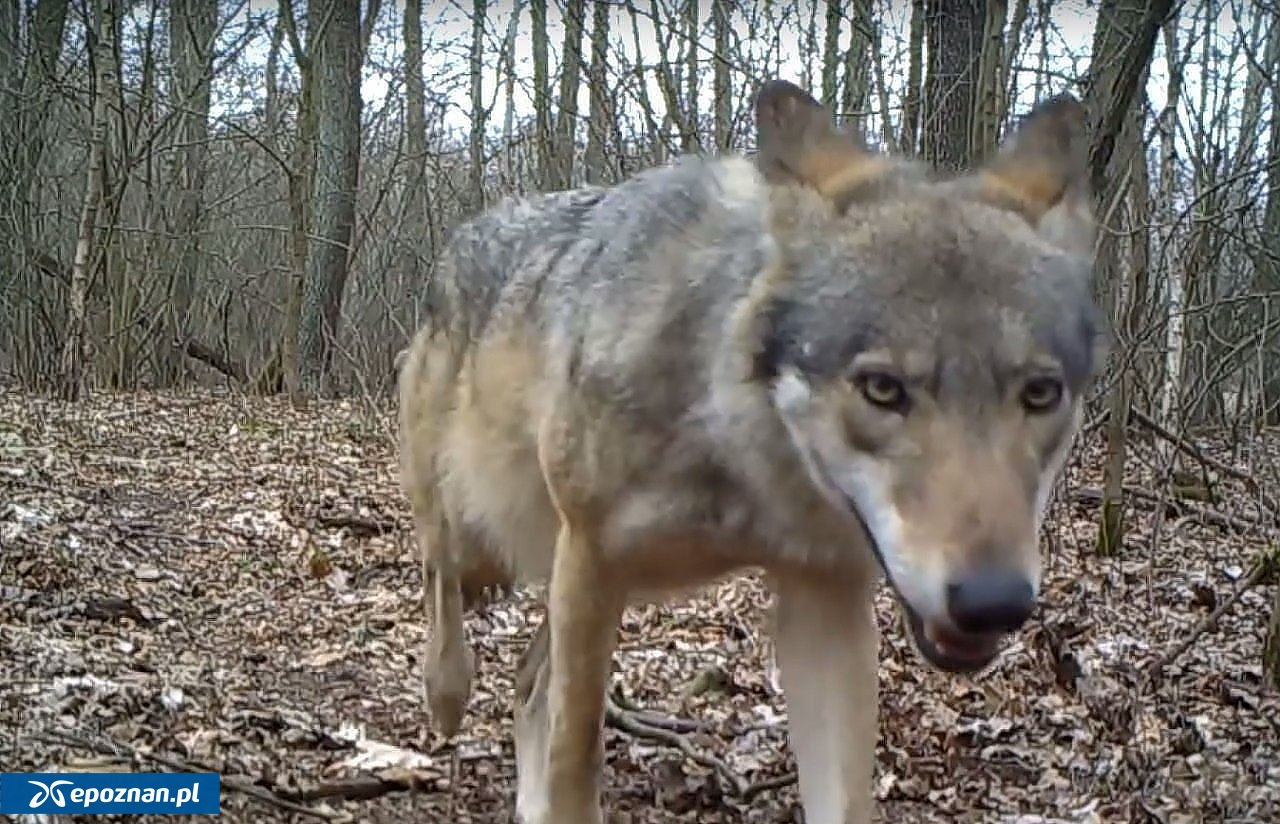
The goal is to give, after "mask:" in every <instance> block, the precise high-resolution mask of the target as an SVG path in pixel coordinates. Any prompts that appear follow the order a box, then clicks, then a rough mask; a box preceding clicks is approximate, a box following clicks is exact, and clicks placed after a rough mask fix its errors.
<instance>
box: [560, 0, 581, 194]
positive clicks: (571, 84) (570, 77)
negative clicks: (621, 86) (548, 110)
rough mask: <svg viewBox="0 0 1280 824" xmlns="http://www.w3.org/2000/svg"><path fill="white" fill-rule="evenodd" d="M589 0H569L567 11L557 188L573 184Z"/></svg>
mask: <svg viewBox="0 0 1280 824" xmlns="http://www.w3.org/2000/svg"><path fill="white" fill-rule="evenodd" d="M586 13H587V9H586V0H568V2H567V3H566V4H565V11H564V50H563V54H564V64H563V65H562V66H561V67H560V106H559V109H560V111H559V113H558V114H557V115H556V127H555V150H554V152H553V156H554V159H555V177H554V179H553V182H552V184H551V185H552V188H554V189H567V188H569V187H570V186H571V185H572V184H573V166H574V163H573V160H574V154H575V153H576V152H575V149H576V146H575V142H576V141H575V140H574V137H575V135H576V134H577V130H578V87H579V85H580V78H581V76H582V26H583V18H584V17H585V16H586Z"/></svg>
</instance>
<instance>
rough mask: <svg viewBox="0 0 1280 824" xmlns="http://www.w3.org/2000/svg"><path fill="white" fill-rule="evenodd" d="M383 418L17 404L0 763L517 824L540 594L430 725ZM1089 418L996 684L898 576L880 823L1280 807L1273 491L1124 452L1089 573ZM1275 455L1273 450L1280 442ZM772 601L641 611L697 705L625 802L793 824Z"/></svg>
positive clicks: (413, 817) (292, 804)
mask: <svg viewBox="0 0 1280 824" xmlns="http://www.w3.org/2000/svg"><path fill="white" fill-rule="evenodd" d="M393 425H394V424H393V418H392V417H391V415H390V414H389V413H387V412H383V413H381V414H374V413H372V412H370V411H368V410H367V407H365V406H364V405H360V404H356V403H339V402H333V403H329V404H326V405H324V406H323V407H322V408H319V409H316V410H313V411H306V412H304V411H297V410H294V409H292V408H290V407H289V406H288V405H287V404H286V403H284V402H283V401H278V400H264V399H261V398H245V397H241V396H237V395H233V394H227V393H221V392H204V391H202V392H187V393H181V394H156V393H146V394H133V395H105V394H104V395H95V396H93V397H91V398H89V399H87V400H86V401H84V402H82V403H80V404H78V405H75V406H69V405H66V404H62V403H59V402H56V401H53V400H49V399H46V398H38V397H33V396H31V395H23V394H17V393H12V392H10V393H7V394H0V650H2V652H0V662H2V663H0V768H2V769H4V770H58V769H73V770H109V769H120V770H128V769H134V770H142V771H154V770H171V769H180V770H211V771H217V772H219V773H221V774H222V777H223V779H222V780H223V788H224V791H223V798H222V820H224V821H228V822H248V823H250V824H269V823H270V822H279V821H297V822H304V821H361V822H423V823H424V824H426V823H427V822H442V823H443V822H508V821H510V820H512V812H511V810H512V799H513V795H514V780H513V770H514V761H513V757H512V746H511V735H510V732H511V730H510V722H509V707H510V697H511V695H510V694H511V680H512V673H513V667H514V661H515V659H516V657H517V656H518V654H519V652H520V650H521V645H522V643H523V642H524V641H525V640H527V638H528V637H529V635H530V633H531V631H532V628H533V626H534V625H536V621H537V610H538V606H537V603H536V601H535V600H534V599H532V598H531V597H529V596H524V595H522V596H517V597H515V598H513V599H511V600H507V601H503V602H499V603H496V604H494V605H491V606H489V607H486V608H484V609H483V610H481V611H480V612H479V613H477V614H475V615H473V616H472V617H471V618H470V629H471V631H472V635H473V638H474V639H475V640H476V643H477V649H478V656H479V661H480V674H479V676H478V678H477V683H476V689H475V692H474V695H473V701H472V706H471V712H470V715H469V717H468V719H467V721H466V723H465V726H464V728H463V730H462V731H461V733H460V734H459V736H458V737H457V738H456V739H455V740H454V741H451V742H450V741H445V740H442V739H441V738H440V737H439V736H438V735H436V734H434V733H432V732H431V730H430V729H429V728H428V726H427V724H426V723H425V714H424V709H423V701H422V697H421V696H422V690H421V686H420V685H421V680H420V671H419V668H420V663H419V662H420V650H421V646H422V641H423V638H424V633H425V625H424V615H423V611H422V608H421V603H420V596H421V582H420V577H419V566H418V562H417V560H416V557H415V553H414V551H413V548H412V538H411V533H410V524H409V518H408V511H407V504H406V502H405V501H404V499H403V496H402V495H401V493H400V490H399V488H398V485H397V481H396V477H397V475H396V467H395V459H394V451H393V448H392V444H393V441H392V436H393V432H394V429H393ZM1097 438H1098V434H1097V432H1096V431H1095V432H1093V433H1091V434H1090V435H1089V436H1088V437H1087V438H1086V439H1085V441H1084V442H1083V444H1082V445H1081V446H1080V447H1079V448H1077V450H1076V451H1075V455H1074V459H1073V462H1072V464H1071V466H1070V467H1069V469H1068V474H1067V478H1066V479H1065V481H1064V484H1063V485H1062V487H1061V488H1060V489H1059V494H1058V495H1057V496H1056V502H1055V504H1054V508H1053V511H1052V512H1051V514H1050V517H1049V519H1048V520H1049V524H1048V525H1047V527H1046V540H1045V544H1044V545H1045V548H1046V549H1045V551H1046V568H1047V575H1048V578H1047V583H1046V593H1045V597H1044V610H1043V613H1042V614H1041V615H1040V616H1038V617H1037V618H1036V619H1035V620H1034V621H1033V622H1032V625H1031V626H1029V627H1028V628H1027V629H1026V630H1025V631H1023V632H1022V633H1020V634H1019V635H1018V637H1017V638H1016V639H1015V640H1014V641H1013V642H1012V643H1010V644H1009V645H1008V647H1007V649H1006V650H1005V651H1004V652H1003V654H1002V655H1001V657H1000V659H999V660H998V661H997V663H996V664H995V665H994V666H993V667H991V668H990V669H989V670H988V671H986V672H985V673H983V674H981V675H979V676H976V677H973V678H962V677H955V676H946V675H942V674H939V673H936V672H933V671H931V670H928V669H926V668H925V667H924V666H923V665H922V664H921V663H920V662H919V661H918V660H917V659H916V658H915V657H914V654H913V653H912V652H911V651H910V649H909V647H908V646H907V643H906V641H905V639H904V637H903V635H902V633H901V630H900V628H899V624H898V614H897V608H896V606H894V605H893V604H892V602H891V601H890V599H889V597H888V595H886V594H882V595H881V598H880V603H879V610H878V613H879V620H880V623H881V627H882V629H883V630H884V637H885V640H884V643H883V645H882V661H883V663H882V666H881V669H880V689H881V695H882V699H883V704H882V711H881V739H880V744H879V749H878V764H877V775H876V784H875V786H876V795H877V798H878V799H879V805H880V817H881V820H883V821H886V822H895V823H896V824H926V822H929V823H932V822H952V821H960V822H1011V823H1012V822H1018V823H1019V824H1031V822H1159V823H1160V824H1191V823H1192V822H1237V823H1243V822H1258V823H1259V824H1261V822H1276V821H1280V697H1278V696H1277V695H1276V694H1275V693H1273V692H1269V691H1268V690H1267V689H1266V688H1265V687H1264V685H1263V682H1262V677H1261V666H1260V660H1261V652H1260V651H1261V648H1262V644H1263V636H1264V629H1265V624H1266V620H1267V616H1268V610H1269V605H1270V601H1271V598H1272V595H1273V593H1274V587H1275V586H1276V585H1277V582H1276V581H1274V580H1263V581H1261V582H1249V581H1248V579H1249V578H1250V570H1251V569H1253V566H1254V564H1255V562H1256V561H1257V559H1259V558H1260V557H1262V556H1263V553H1264V552H1265V551H1266V548H1267V546H1268V543H1267V542H1268V541H1271V542H1272V545H1273V546H1274V543H1275V540H1276V538H1275V531H1274V530H1273V529H1271V528H1269V527H1264V526H1260V525H1259V524H1260V523H1261V522H1262V521H1263V520H1264V518H1265V512H1266V510H1265V508H1263V507H1258V506H1254V505H1252V504H1251V503H1250V502H1251V501H1254V500H1257V499H1258V496H1257V494H1256V490H1254V492H1252V493H1251V492H1250V489H1249V488H1248V486H1249V485H1248V484H1247V483H1245V482H1242V481H1240V480H1238V479H1233V478H1232V477H1230V476H1231V475H1232V474H1235V473H1232V472H1231V471H1230V469H1229V468H1228V469H1226V470H1224V469H1223V466H1222V465H1219V466H1218V468H1217V469H1216V470H1215V471H1214V472H1213V473H1212V474H1213V475H1216V476H1217V478H1216V482H1215V483H1214V484H1213V485H1212V489H1211V493H1212V494H1211V495H1210V496H1209V497H1211V498H1212V500H1209V501H1200V502H1198V503H1196V502H1176V501H1175V502H1171V503H1163V504H1159V502H1158V501H1154V502H1153V501H1152V500H1149V499H1144V498H1143V495H1144V494H1145V493H1144V492H1143V490H1144V489H1145V490H1148V491H1152V492H1154V493H1155V497H1157V498H1159V493H1158V490H1153V489H1152V487H1151V486H1150V485H1149V484H1150V479H1149V473H1147V472H1146V470H1142V471H1138V470H1137V469H1135V472H1134V475H1133V477H1132V478H1131V479H1130V483H1131V484H1133V486H1134V487H1135V490H1136V496H1137V497H1135V499H1134V500H1135V504H1134V507H1133V508H1132V509H1131V510H1130V511H1129V516H1128V518H1129V532H1128V537H1127V540H1126V545H1125V547H1124V550H1123V552H1122V554H1121V555H1120V557H1119V559H1117V560H1099V559H1098V558H1096V557H1094V555H1093V553H1092V552H1091V547H1092V544H1093V540H1094V534H1095V531H1096V526H1095V524H1096V522H1097V515H1098V504H1097V501H1098V496H1097V492H1096V490H1097V487H1098V485H1099V483H1100V477H1099V472H1098V471H1097V468H1098V467H1100V466H1101V463H1102V461H1101V451H1100V446H1099V444H1098V443H1097V442H1096V441H1097ZM1148 440H1149V439H1148ZM1200 446H1201V447H1202V448H1203V449H1204V450H1205V451H1206V453H1207V454H1209V455H1211V456H1216V457H1214V458H1211V460H1214V461H1217V462H1219V463H1220V464H1221V463H1224V462H1225V463H1230V461H1231V460H1232V456H1231V454H1230V453H1229V451H1224V450H1223V449H1221V448H1218V447H1215V445H1214V444H1213V443H1211V442H1201V443H1200ZM1254 448H1255V449H1259V450H1265V449H1270V450H1271V457H1272V459H1273V460H1272V465H1273V466H1277V467H1280V460H1274V459H1275V457H1276V456H1277V455H1280V437H1277V438H1276V440H1275V441H1274V442H1270V443H1268V442H1259V443H1258V444H1256V445H1255V446H1254ZM1137 451H1138V453H1139V454H1140V455H1146V454H1149V453H1150V451H1151V449H1150V444H1149V443H1148V444H1146V445H1140V446H1139V447H1138V449H1137ZM1264 464H1265V461H1262V460H1258V459H1256V458H1255V465H1264ZM1134 465H1135V467H1140V466H1141V461H1140V460H1135V461H1134ZM1277 471H1280V470H1277ZM1144 478H1145V480H1144ZM1264 480H1265V485H1269V494H1270V497H1271V499H1272V500H1274V499H1275V498H1278V497H1280V483H1277V481H1276V478H1274V477H1272V478H1270V479H1264ZM1201 497H1205V496H1201ZM1157 504H1159V505H1157ZM1272 526H1274V523H1273V524H1272ZM1255 577H1256V576H1255ZM1246 583H1248V584H1249V585H1248V586H1246V585H1245V584H1246ZM1237 590H1242V591H1243V594H1241V595H1239V597H1238V599H1237V598H1235V593H1236V591H1237ZM767 603H768V595H767V592H766V591H765V589H764V588H763V587H762V585H761V582H760V580H759V579H758V577H756V576H743V577H740V578H736V579H733V580H730V581H727V582H724V583H722V584H720V585H718V586H715V587H711V588H708V589H707V590H705V591H704V592H703V594H701V595H700V596H699V597H697V598H696V599H693V600H688V601H681V602H675V603H672V604H669V605H666V606H662V607H656V606H655V607H648V608H643V609H641V608H635V609H632V610H630V611H628V613H627V615H626V618H625V622H624V626H623V635H622V642H621V647H620V651H619V653H618V657H617V660H618V662H619V666H618V668H617V670H618V673H620V674H618V675H616V676H615V677H616V678H617V679H618V681H619V683H620V685H621V686H620V689H621V693H622V695H623V696H624V698H625V700H626V701H627V702H629V703H631V704H634V705H636V706H639V707H643V708H644V709H645V711H647V712H650V713H660V714H662V715H663V716H672V717H674V716H679V717H682V718H686V719H692V720H693V721H696V722H697V723H696V724H690V725H689V727H690V730H689V731H685V732H680V733H676V734H673V733H671V732H670V731H668V732H665V733H661V734H644V735H637V734H634V733H631V732H623V731H620V730H618V729H614V728H611V729H609V730H608V732H607V767H606V780H607V787H608V789H607V795H606V801H607V804H608V807H609V809H610V810H611V816H612V820H614V821H617V822H624V821H625V822H658V821H664V822H675V821H687V822H695V821H696V822H708V823H709V824H710V823H711V822H790V821H798V820H800V813H799V811H798V804H797V797H796V790H795V786H794V782H793V781H791V780H789V778H788V776H789V775H790V774H791V772H792V770H793V766H794V765H793V762H792V759H791V756H790V754H789V752H788V749H787V747H786V745H785V734H784V727H783V720H784V719H785V708H784V704H783V701H782V698H781V696H780V695H779V694H778V693H777V691H776V689H775V687H774V683H773V680H772V679H771V677H770V676H769V674H768V673H769V666H770V664H769V662H770V654H769V645H768V643H767V642H766V641H765V640H764V637H763V634H762V631H761V628H762V627H763V626H764V621H763V619H764V610H765V608H766V607H767ZM1224 608H1225V609H1224ZM1215 610H1222V615H1221V620H1220V621H1217V622H1216V623H1215V625H1214V627H1213V628H1211V629H1209V630H1207V631H1204V632H1202V633H1200V634H1198V635H1195V634H1194V633H1193V628H1194V627H1196V626H1197V624H1199V623H1201V622H1203V621H1204V620H1205V619H1206V617H1207V616H1209V615H1210V614H1211V613H1213V612H1215ZM1188 638H1192V641H1191V644H1190V646H1189V647H1187V648H1186V649H1185V650H1182V651H1179V650H1178V649H1177V648H1178V646H1179V644H1180V642H1182V641H1183V640H1184V639H1188ZM1169 658H1172V660H1168V659H1169ZM1159 661H1167V665H1166V666H1164V667H1163V668H1162V669H1161V671H1160V673H1159V674H1158V675H1155V676H1152V675H1151V668H1152V666H1153V664H1154V663H1155V662H1159ZM621 673H625V674H621ZM682 741H683V742H684V746H685V748H686V749H687V750H688V752H689V753H692V754H693V755H692V757H690V756H688V755H686V754H685V753H684V752H683V751H682V750H681V749H680V743H681V742H682ZM178 818H181V816H179V817H178ZM70 820H74V819H70ZM93 820H95V821H101V820H106V818H105V817H95V818H94V819H93ZM130 820H138V818H137V817H132V818H130ZM155 820H156V821H157V822H164V821H172V820H174V817H172V816H166V817H159V816H157V817H155ZM211 820H212V819H211Z"/></svg>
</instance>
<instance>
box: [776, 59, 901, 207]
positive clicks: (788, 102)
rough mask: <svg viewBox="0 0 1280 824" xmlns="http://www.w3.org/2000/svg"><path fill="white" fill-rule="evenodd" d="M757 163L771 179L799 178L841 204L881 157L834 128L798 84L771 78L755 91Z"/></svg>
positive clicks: (870, 175) (822, 108)
mask: <svg viewBox="0 0 1280 824" xmlns="http://www.w3.org/2000/svg"><path fill="white" fill-rule="evenodd" d="M755 114H756V142H757V145H758V147H759V156H758V158H757V163H758V166H759V168H760V170H761V172H762V173H763V174H764V176H765V178H766V179H767V180H769V181H770V182H772V183H782V182H787V181H790V182H798V183H804V184H807V185H809V186H812V187H813V188H814V189H817V190H818V192H819V193H820V194H822V195H823V196H824V197H826V198H827V199H828V200H831V201H832V202H834V203H835V204H836V205H837V207H841V208H842V207H843V205H844V204H843V202H842V201H843V200H844V198H843V196H844V195H846V194H847V193H849V192H851V191H853V190H854V189H856V188H858V187H859V186H860V185H861V184H863V183H865V182H867V181H868V180H870V179H871V178H873V177H875V176H876V175H877V173H878V172H879V171H880V170H881V169H882V168H883V161H882V159H880V158H878V157H877V156H876V155H874V154H872V153H871V152H869V151H868V150H867V149H866V147H865V146H864V145H863V144H862V143H861V142H860V141H859V140H858V139H857V138H856V137H854V136H853V135H850V134H845V133H844V132H841V131H839V130H837V129H836V128H835V125H834V123H833V118H832V114H831V112H830V111H828V110H827V108H826V107H825V106H823V105H822V104H821V103H819V102H818V101H817V100H814V99H813V98H812V97H811V96H809V95H808V94H806V93H805V91H804V90H803V89H801V88H800V87H799V86H797V85H796V84H794V83H791V82H788V81H786V80H770V81H768V82H767V83H765V84H764V85H763V86H761V87H760V90H759V91H758V92H756V100H755Z"/></svg>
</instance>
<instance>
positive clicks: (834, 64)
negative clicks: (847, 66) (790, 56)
mask: <svg viewBox="0 0 1280 824" xmlns="http://www.w3.org/2000/svg"><path fill="white" fill-rule="evenodd" d="M844 5H845V4H844V3H843V2H841V0H826V17H825V23H824V25H823V38H822V105H824V106H826V107H827V108H829V109H834V108H835V107H836V105H837V103H838V102H839V98H838V97H837V95H838V94H839V89H838V85H839V82H840V21H841V19H842V18H843V16H844V12H843V9H844ZM814 6H815V8H816V6H817V2H816V0H814ZM713 8H714V7H713ZM853 36H854V37H855V38H856V37H857V36H858V35H857V32H854V35H853Z"/></svg>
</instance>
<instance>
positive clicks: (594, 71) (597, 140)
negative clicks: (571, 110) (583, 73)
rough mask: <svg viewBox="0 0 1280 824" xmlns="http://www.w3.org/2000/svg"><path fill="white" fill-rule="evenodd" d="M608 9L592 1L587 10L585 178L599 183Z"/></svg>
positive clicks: (605, 129) (603, 168) (605, 120)
mask: <svg viewBox="0 0 1280 824" xmlns="http://www.w3.org/2000/svg"><path fill="white" fill-rule="evenodd" d="M609 9H610V6H609V4H608V3H595V4H593V5H592V13H591V63H590V64H589V65H588V66H587V94H588V96H589V98H590V100H589V103H588V105H589V111H588V113H587V156H586V159H585V164H586V174H587V182H588V183H591V184H596V185H599V184H602V183H604V182H605V181H606V180H608V178H609V175H608V172H607V166H608V160H607V157H606V154H605V152H606V146H607V145H608V139H607V138H608V135H609V121H610V120H612V119H613V118H612V115H611V114H610V110H611V109H612V107H611V106H610V105H609V104H610V99H609V72H608V69H607V68H606V67H607V66H608V60H609Z"/></svg>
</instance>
